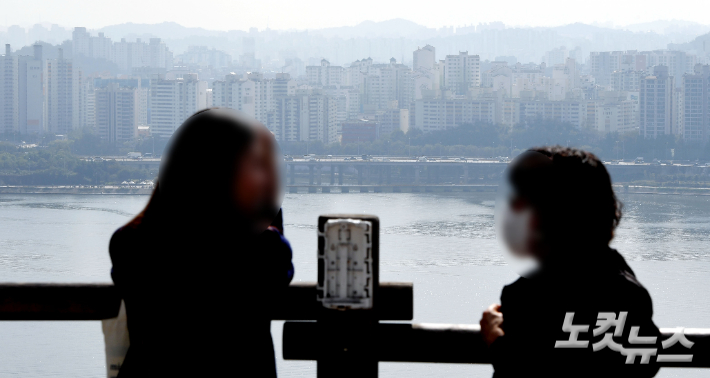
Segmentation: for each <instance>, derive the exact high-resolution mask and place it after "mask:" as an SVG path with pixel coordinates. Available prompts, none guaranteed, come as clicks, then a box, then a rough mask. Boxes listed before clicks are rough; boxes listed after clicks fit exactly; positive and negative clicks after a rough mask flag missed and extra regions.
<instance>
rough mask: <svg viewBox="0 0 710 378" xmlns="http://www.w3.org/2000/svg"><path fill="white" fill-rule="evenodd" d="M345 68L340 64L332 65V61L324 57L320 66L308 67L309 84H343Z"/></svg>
mask: <svg viewBox="0 0 710 378" xmlns="http://www.w3.org/2000/svg"><path fill="white" fill-rule="evenodd" d="M344 73H345V70H343V67H340V66H331V65H330V62H328V61H327V60H325V59H323V60H321V61H320V66H308V67H306V77H307V78H308V84H309V85H322V86H329V85H341V84H343V82H344V80H343V77H344V76H345V75H344Z"/></svg>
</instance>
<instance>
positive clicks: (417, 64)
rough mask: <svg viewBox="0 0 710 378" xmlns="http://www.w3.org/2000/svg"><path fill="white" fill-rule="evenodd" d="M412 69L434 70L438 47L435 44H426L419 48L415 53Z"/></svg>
mask: <svg viewBox="0 0 710 378" xmlns="http://www.w3.org/2000/svg"><path fill="white" fill-rule="evenodd" d="M413 57H414V59H413V61H412V69H413V70H415V71H416V70H419V69H424V70H432V69H434V66H435V65H436V49H435V48H434V46H431V45H426V46H424V47H422V48H417V49H416V50H415V51H414V53H413Z"/></svg>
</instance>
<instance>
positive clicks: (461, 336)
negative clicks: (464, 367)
mask: <svg viewBox="0 0 710 378" xmlns="http://www.w3.org/2000/svg"><path fill="white" fill-rule="evenodd" d="M377 327H378V328H377V331H376V332H375V334H376V335H377V340H373V341H372V343H371V345H373V346H375V348H376V351H375V358H376V359H377V360H378V361H383V362H431V363H459V364H489V363H490V362H491V358H490V354H489V352H488V347H487V346H486V344H485V343H484V342H483V339H482V338H481V333H480V331H481V329H480V327H479V326H478V325H474V324H427V323H423V324H405V323H401V324H398V323H380V324H379V325H377ZM673 331H674V329H671V328H661V333H662V334H663V339H664V340H665V339H666V338H668V337H670V336H671V335H672V334H673ZM317 335H318V324H317V323H316V322H286V323H285V324H284V329H283V356H284V359H287V360H317V359H318V357H319V356H318V354H319V353H320V352H321V351H322V345H321V344H322V342H323V340H322V338H320V337H318V336H317ZM685 336H686V338H687V339H688V340H690V341H692V342H694V343H695V345H693V347H692V348H691V349H689V350H687V351H688V353H689V354H692V355H693V361H692V362H691V363H660V365H661V366H665V367H702V368H707V367H710V329H707V328H703V329H700V328H686V329H685ZM343 353H345V352H343Z"/></svg>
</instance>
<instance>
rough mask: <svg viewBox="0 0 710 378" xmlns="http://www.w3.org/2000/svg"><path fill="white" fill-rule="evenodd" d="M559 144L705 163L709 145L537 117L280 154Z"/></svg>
mask: <svg viewBox="0 0 710 378" xmlns="http://www.w3.org/2000/svg"><path fill="white" fill-rule="evenodd" d="M544 145H564V146H573V147H577V148H582V149H586V150H589V151H592V152H594V153H595V154H597V155H598V156H599V157H601V158H602V159H604V160H607V161H608V160H622V159H626V160H630V159H635V158H637V157H643V158H644V159H645V160H647V161H652V160H653V159H658V160H687V161H697V160H700V161H710V143H708V144H704V145H703V144H699V143H696V144H692V143H686V142H684V141H683V140H682V139H681V138H678V137H676V136H674V135H664V136H661V137H658V138H655V139H644V138H643V137H641V136H640V135H638V134H637V133H628V134H619V133H610V134H605V135H603V134H600V133H598V132H597V131H594V130H588V129H582V130H580V129H577V128H576V127H574V125H572V124H570V123H564V122H554V121H549V120H543V119H536V120H532V121H529V122H526V123H524V124H519V125H516V126H515V127H513V128H512V130H511V129H510V128H508V127H502V126H499V125H493V124H489V123H477V124H464V125H461V126H460V127H457V128H453V129H448V130H442V131H435V132H431V133H426V134H424V133H422V132H421V131H419V130H416V129H411V130H410V131H409V132H408V133H406V134H405V133H403V132H402V131H395V132H394V133H392V135H388V136H385V137H384V138H381V139H379V140H377V141H375V142H361V143H355V144H347V145H340V144H332V145H324V144H323V143H320V142H308V143H307V142H298V143H284V144H283V146H282V147H283V150H284V153H286V154H290V155H300V154H307V153H315V154H321V155H327V154H330V155H356V154H369V155H396V156H466V157H496V156H515V155H517V154H518V153H520V152H521V151H524V150H525V149H528V148H530V147H535V146H544Z"/></svg>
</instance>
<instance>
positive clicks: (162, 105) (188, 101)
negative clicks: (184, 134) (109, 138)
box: [97, 74, 207, 138]
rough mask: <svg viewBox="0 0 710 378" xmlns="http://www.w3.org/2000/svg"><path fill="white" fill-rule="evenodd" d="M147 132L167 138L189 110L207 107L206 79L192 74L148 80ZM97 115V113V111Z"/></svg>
mask: <svg viewBox="0 0 710 378" xmlns="http://www.w3.org/2000/svg"><path fill="white" fill-rule="evenodd" d="M149 104H150V111H151V119H150V132H151V134H152V135H156V136H159V137H163V138H168V137H170V136H171V135H173V133H174V132H175V130H176V129H177V128H178V127H179V126H180V125H181V124H182V123H183V122H184V121H185V120H186V119H187V118H188V117H189V116H191V115H192V114H194V113H195V112H196V111H198V110H202V109H205V108H206V107H207V82H205V81H200V80H198V79H197V75H196V74H186V75H184V76H183V77H182V78H180V79H175V80H165V79H162V78H155V79H151V81H150V100H149ZM97 117H98V114H97Z"/></svg>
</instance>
